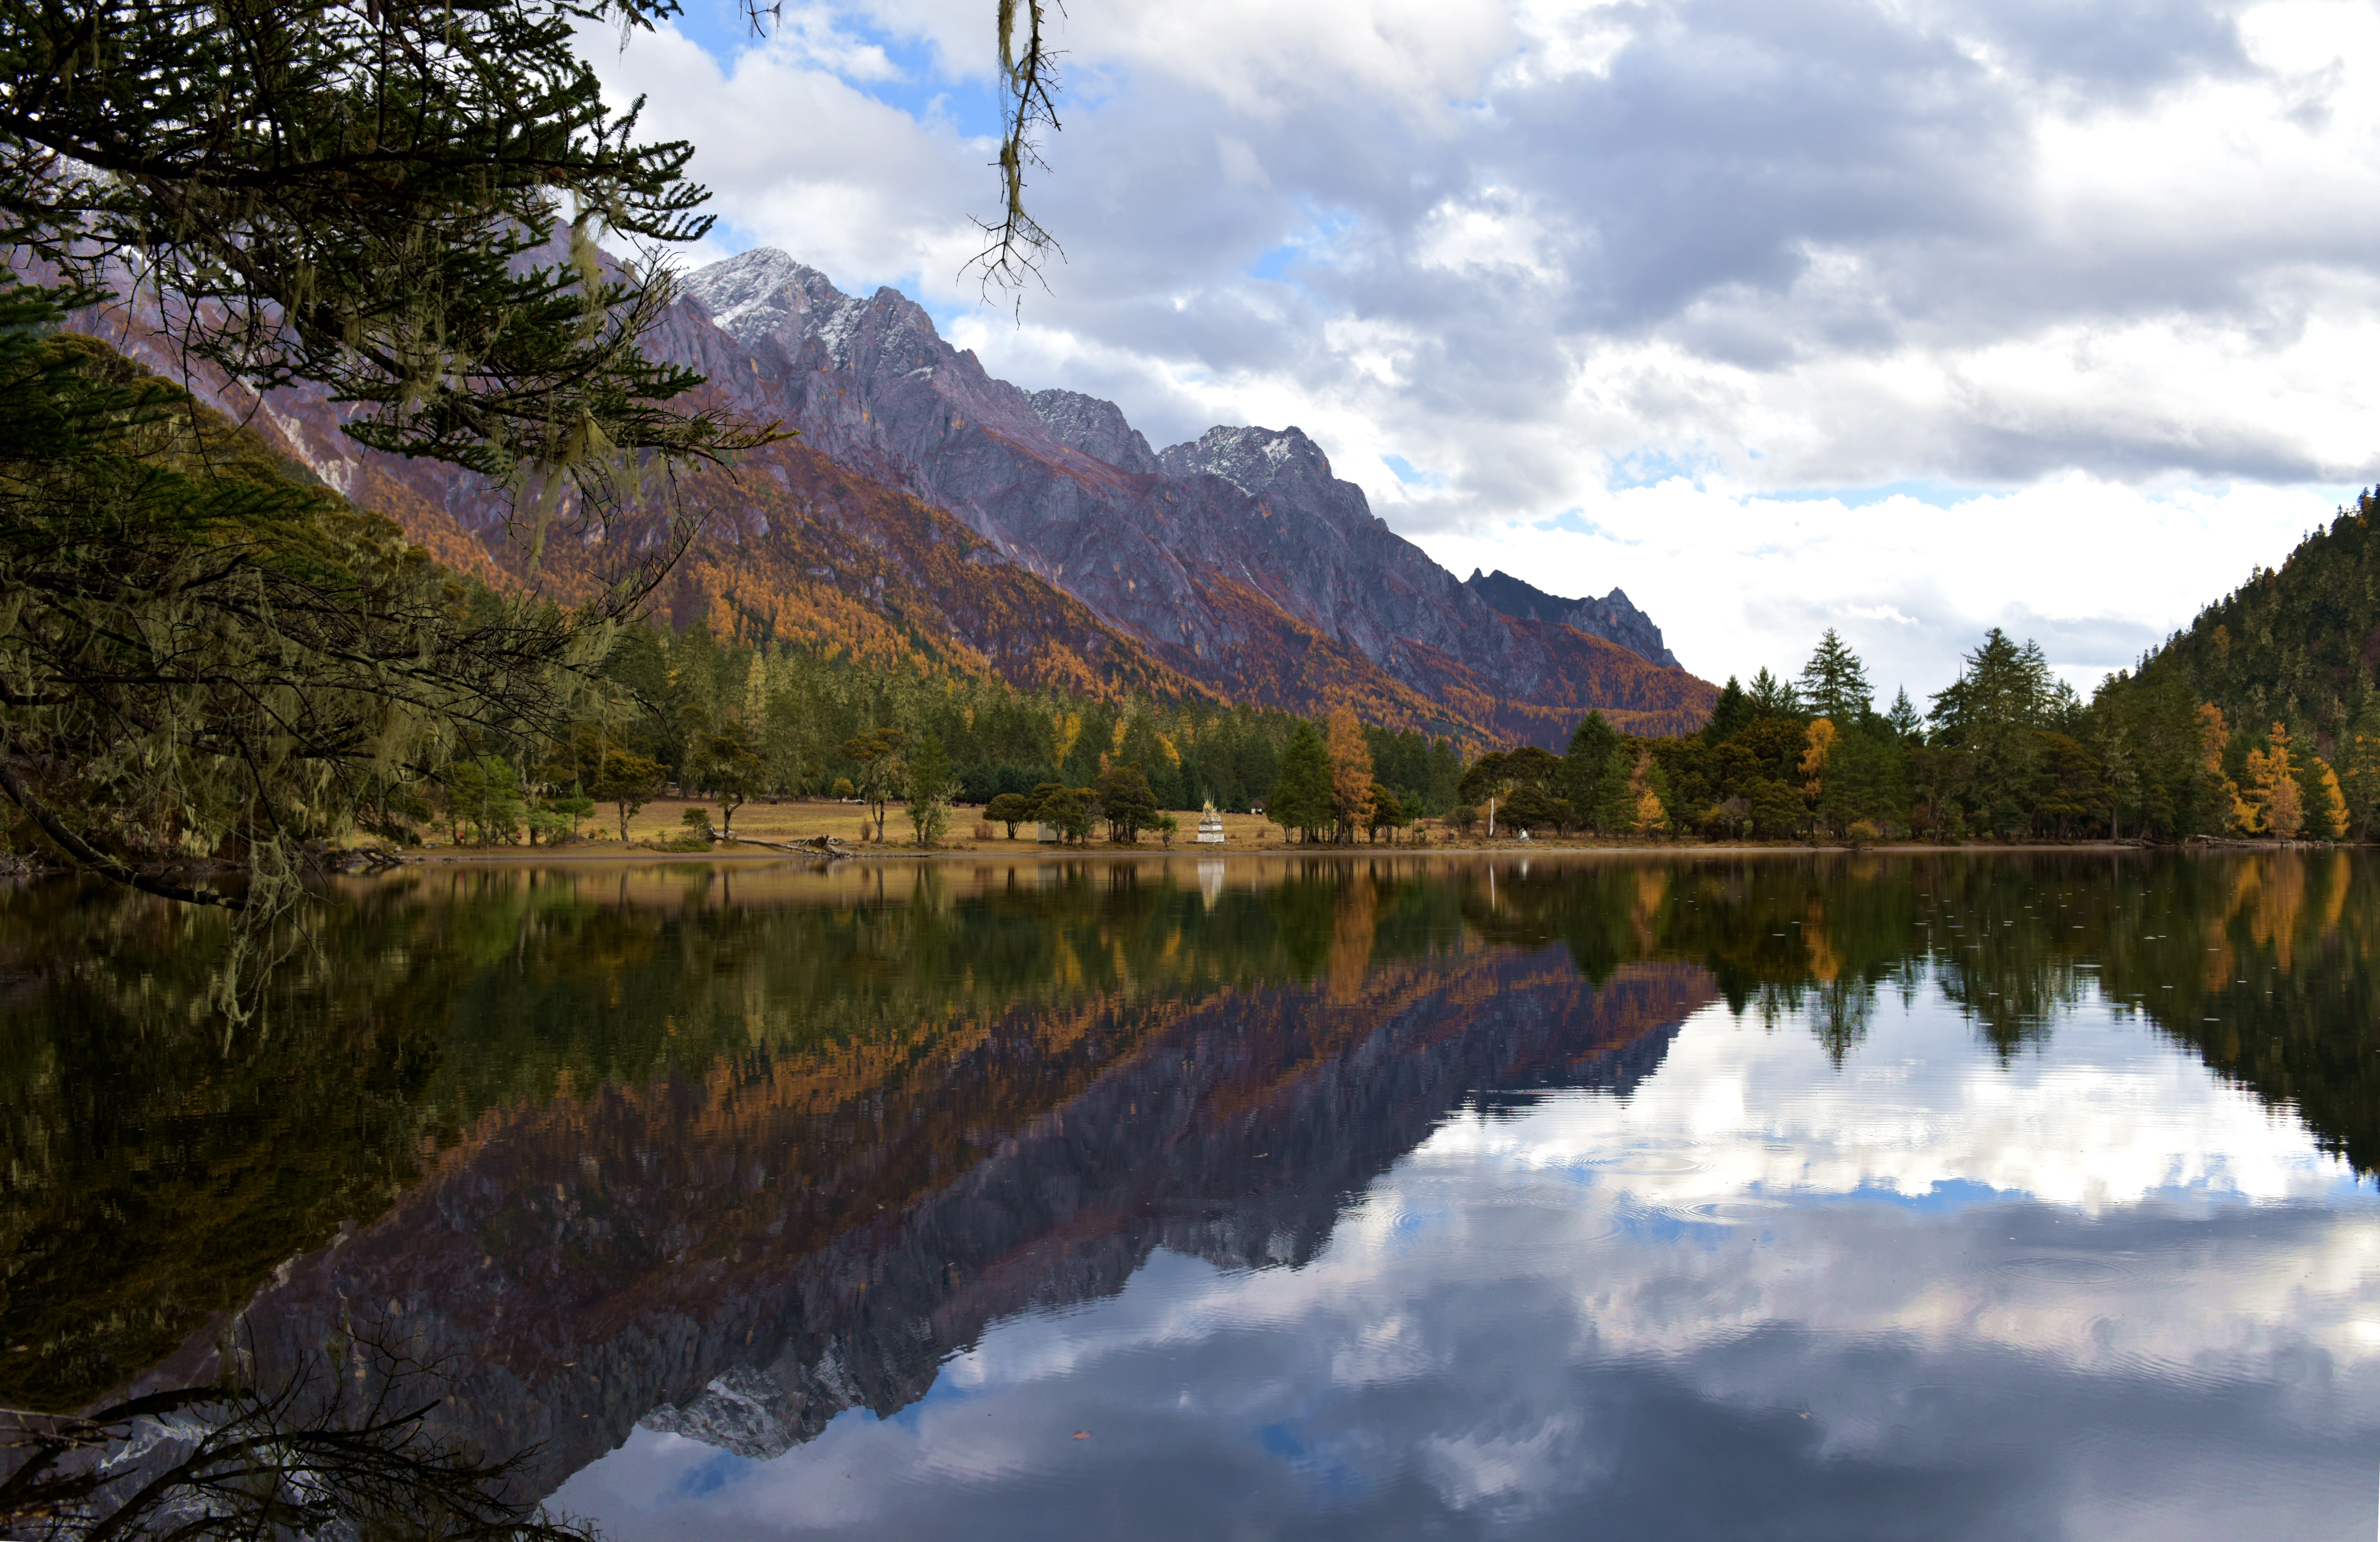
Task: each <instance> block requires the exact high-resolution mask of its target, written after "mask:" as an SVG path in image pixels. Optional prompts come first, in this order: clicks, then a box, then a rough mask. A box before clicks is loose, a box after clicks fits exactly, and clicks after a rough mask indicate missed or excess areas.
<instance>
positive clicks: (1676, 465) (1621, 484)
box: [1603, 450, 1706, 492]
mask: <svg viewBox="0 0 2380 1542" xmlns="http://www.w3.org/2000/svg"><path fill="white" fill-rule="evenodd" d="M1705 470H1706V463H1703V462H1700V461H1698V460H1690V459H1682V458H1681V457H1679V456H1677V455H1671V454H1670V453H1669V452H1668V451H1666V450H1631V451H1630V452H1628V453H1627V454H1626V455H1614V456H1612V457H1611V463H1610V465H1609V466H1608V467H1605V469H1604V473H1603V485H1604V486H1606V487H1608V488H1609V489H1610V490H1611V491H1612V492H1626V491H1627V490H1629V489H1630V488H1637V487H1658V486H1659V485H1661V483H1663V482H1666V481H1673V480H1677V479H1679V478H1681V477H1682V478H1684V479H1685V480H1687V481H1690V482H1692V483H1694V486H1695V487H1697V488H1699V487H1701V486H1702V485H1703V475H1704V472H1705Z"/></svg>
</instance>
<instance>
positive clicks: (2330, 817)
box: [2313, 755, 2347, 841]
mask: <svg viewBox="0 0 2380 1542" xmlns="http://www.w3.org/2000/svg"><path fill="white" fill-rule="evenodd" d="M2313 773H2314V785H2315V786H2317V787H2319V788H2320V789H2321V800H2320V802H2318V803H2317V804H2316V805H2315V807H2314V812H2313V818H2314V825H2315V828H2317V829H2319V830H2320V831H2321V832H2323V833H2324V834H2325V835H2327V836H2329V837H2330V838H2331V839H2332V840H2334V841H2341V840H2345V839H2346V838H2347V795H2346V793H2344V792H2343V791H2341V790H2340V788H2339V785H2338V772H2337V771H2333V770H2331V769H2330V762H2329V761H2327V760H2325V759H2323V758H2322V757H2321V756H2319V755H2317V756H2315V757H2313Z"/></svg>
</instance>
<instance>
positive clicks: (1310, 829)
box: [1265, 722, 1331, 841]
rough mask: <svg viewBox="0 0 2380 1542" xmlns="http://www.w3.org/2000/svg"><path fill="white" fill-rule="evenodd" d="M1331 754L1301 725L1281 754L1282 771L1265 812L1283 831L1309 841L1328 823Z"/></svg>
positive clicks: (1306, 725)
mask: <svg viewBox="0 0 2380 1542" xmlns="http://www.w3.org/2000/svg"><path fill="white" fill-rule="evenodd" d="M1330 795H1331V785H1330V751H1329V750H1328V749H1326V748H1325V747H1323V743H1322V735H1319V734H1317V733H1316V732H1315V731H1314V725H1313V724H1312V723H1310V722H1300V723H1298V725H1297V728H1296V730H1295V731H1294V732H1293V733H1292V734H1291V735H1290V737H1289V743H1288V745H1287V746H1285V747H1283V748H1282V750H1281V769H1280V771H1279V772H1278V773H1277V774H1276V775H1275V777H1274V779H1273V784H1272V794H1271V795H1270V796H1269V797H1267V798H1266V799H1265V812H1266V814H1267V815H1268V816H1269V818H1270V819H1271V820H1272V822H1273V823H1275V824H1277V825H1279V826H1281V828H1282V829H1283V830H1294V831H1297V832H1300V833H1301V834H1302V836H1303V837H1304V838H1305V840H1307V841H1312V840H1315V839H1317V838H1318V836H1319V835H1320V833H1321V832H1322V830H1323V828H1324V827H1325V826H1327V825H1328V824H1330V820H1331V801H1330Z"/></svg>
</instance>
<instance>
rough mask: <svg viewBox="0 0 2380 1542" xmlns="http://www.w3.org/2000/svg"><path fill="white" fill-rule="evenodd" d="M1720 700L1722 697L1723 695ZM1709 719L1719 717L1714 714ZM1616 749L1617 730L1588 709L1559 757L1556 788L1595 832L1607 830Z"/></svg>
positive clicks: (1738, 693) (1618, 738)
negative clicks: (1605, 809) (1603, 811)
mask: <svg viewBox="0 0 2380 1542" xmlns="http://www.w3.org/2000/svg"><path fill="white" fill-rule="evenodd" d="M1729 683H1730V685H1732V684H1733V682H1732V681H1730V682H1729ZM1736 696H1737V699H1738V701H1739V703H1740V702H1741V700H1742V698H1743V692H1741V691H1738V692H1737V693H1736ZM1721 699H1722V701H1723V700H1724V699H1725V698H1724V696H1722V698H1721ZM1712 721H1713V722H1717V721H1718V720H1717V718H1716V717H1714V718H1713V720H1712ZM1619 752H1620V735H1619V733H1618V732H1617V731H1616V730H1615V729H1613V728H1612V726H1611V724H1610V723H1609V722H1605V721H1604V717H1603V714H1602V713H1601V712H1589V713H1587V714H1586V716H1585V717H1583V718H1581V719H1580V720H1579V722H1578V726H1577V727H1576V728H1573V729H1572V730H1571V735H1570V752H1569V753H1568V754H1566V755H1564V756H1563V757H1562V766H1561V772H1560V780H1559V783H1558V785H1557V786H1556V789H1555V790H1556V791H1557V792H1559V793H1560V795H1561V796H1562V797H1563V798H1564V799H1565V800H1566V801H1568V802H1569V803H1570V805H1571V806H1572V807H1573V808H1575V809H1577V810H1578V817H1579V819H1581V820H1584V821H1585V823H1586V824H1588V825H1589V826H1591V827H1592V828H1594V829H1595V830H1597V832H1608V831H1609V829H1610V827H1609V826H1608V825H1606V824H1605V823H1604V822H1603V820H1602V819H1601V818H1600V815H1599V810H1600V808H1601V807H1602V804H1603V801H1604V799H1603V791H1604V783H1605V781H1606V779H1607V777H1608V776H1609V772H1610V770H1611V761H1612V758H1613V757H1614V756H1615V755H1617V754H1618V753H1619Z"/></svg>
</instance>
